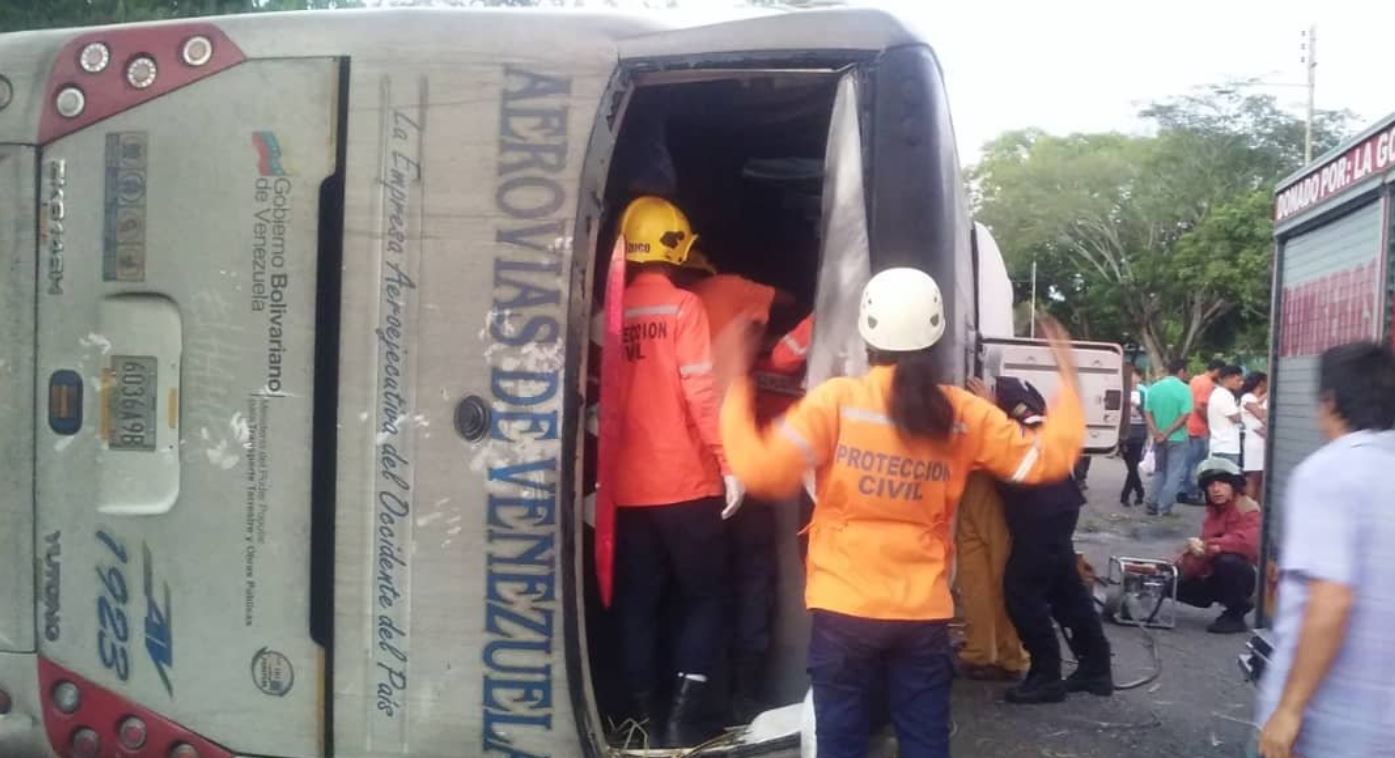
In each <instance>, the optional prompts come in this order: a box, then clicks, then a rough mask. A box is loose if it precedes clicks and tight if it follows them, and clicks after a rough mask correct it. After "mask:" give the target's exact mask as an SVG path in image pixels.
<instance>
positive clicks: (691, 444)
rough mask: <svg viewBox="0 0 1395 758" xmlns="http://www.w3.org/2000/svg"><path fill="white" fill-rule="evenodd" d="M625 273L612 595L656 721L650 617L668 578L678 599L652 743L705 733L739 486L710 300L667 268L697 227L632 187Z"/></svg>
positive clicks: (640, 702)
mask: <svg viewBox="0 0 1395 758" xmlns="http://www.w3.org/2000/svg"><path fill="white" fill-rule="evenodd" d="M620 229H621V235H622V237H623V238H624V244H625V260H626V263H627V276H628V283H627V285H626V287H625V292H624V327H623V338H622V342H623V350H624V358H625V361H624V365H623V370H622V375H621V382H622V386H623V387H624V388H625V391H624V397H625V402H624V413H623V421H622V422H621V429H620V433H619V440H618V453H617V456H616V460H617V461H618V463H617V470H616V471H615V474H614V482H606V481H602V482H601V483H600V485H599V486H600V487H602V488H604V487H613V488H614V490H613V496H614V499H615V504H616V506H617V513H616V547H615V558H616V576H615V579H616V595H615V608H616V612H617V614H618V617H619V627H620V637H621V647H622V651H623V652H622V655H623V664H622V665H623V668H624V675H625V679H626V683H627V685H628V686H629V689H630V692H631V693H632V694H633V697H634V699H635V705H636V707H637V709H638V712H639V715H640V717H641V719H642V720H647V721H649V722H650V723H651V724H653V725H657V723H658V722H657V718H658V713H659V709H658V703H657V696H658V692H659V691H660V687H661V686H662V684H663V678H661V677H660V676H659V673H658V661H659V657H660V656H659V654H658V649H657V648H658V641H659V638H660V635H659V634H657V633H656V631H655V630H656V629H660V628H662V627H663V623H662V622H663V619H662V615H661V613H660V611H661V606H662V603H663V600H664V598H665V596H666V594H667V591H668V584H669V582H670V580H672V582H673V583H674V584H675V585H676V589H677V592H678V595H679V596H680V598H681V602H680V609H681V610H680V614H681V620H680V631H679V634H678V640H677V646H676V650H675V652H674V654H673V656H672V661H673V663H674V671H675V673H676V676H674V678H673V680H671V681H673V682H674V685H673V689H674V695H673V702H672V705H671V707H670V708H669V711H668V720H667V723H666V725H665V727H664V729H663V730H662V732H661V733H656V732H658V730H652V731H651V735H652V737H651V744H656V743H657V744H658V745H662V746H686V745H695V744H698V743H700V742H702V741H703V740H704V739H705V738H707V737H709V736H711V735H710V733H708V731H707V730H708V728H709V725H708V724H706V723H705V719H706V713H705V711H706V706H705V699H706V695H705V691H706V689H707V684H708V680H709V677H711V676H712V674H713V670H714V668H715V667H716V665H717V661H718V659H719V657H720V653H721V646H722V640H723V630H724V627H725V625H724V623H723V618H724V615H725V614H724V610H725V605H726V602H727V596H728V592H729V589H728V571H727V563H726V539H725V535H724V530H723V524H722V520H723V518H724V515H723V514H724V512H725V511H726V510H727V509H731V510H734V509H735V507H736V505H738V504H739V503H740V501H741V498H742V494H743V490H742V487H741V485H740V483H739V482H738V481H737V480H736V479H735V478H734V477H732V476H731V475H730V473H729V470H728V468H727V461H726V458H725V456H723V454H722V444H721V440H720V439H719V436H718V432H717V412H718V408H719V402H720V400H719V397H718V392H717V386H716V383H715V378H714V375H713V370H712V353H711V335H710V333H709V329H708V321H707V312H706V310H705V309H704V308H703V305H702V301H701V300H699V299H698V297H697V296H696V295H694V294H693V293H691V292H688V291H686V290H683V289H680V288H679V287H677V286H676V285H675V284H674V282H673V278H674V276H675V275H676V274H677V272H678V267H679V266H681V265H682V264H683V263H684V261H685V260H686V259H687V256H688V253H689V250H691V249H692V246H693V241H694V240H695V239H696V235H694V234H693V231H692V229H691V227H690V226H689V224H688V219H687V217H686V216H684V215H683V212H682V211H680V210H679V209H678V208H677V207H676V206H674V205H673V204H672V203H670V202H668V201H666V200H662V199H660V198H657V197H649V196H646V197H640V198H638V199H636V200H634V201H633V202H631V203H630V205H629V207H628V208H627V209H626V210H625V215H624V217H623V219H622V220H621V222H620Z"/></svg>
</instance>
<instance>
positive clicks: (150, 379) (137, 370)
mask: <svg viewBox="0 0 1395 758" xmlns="http://www.w3.org/2000/svg"><path fill="white" fill-rule="evenodd" d="M156 371H157V364H156V361H155V359H154V358H153V357H151V356H146V355H114V356H112V358H111V374H112V377H111V381H112V387H111V438H110V439H109V440H108V446H109V447H110V448H111V449H112V450H141V451H144V452H154V451H155V392H156V389H157V386H158V385H157V382H156Z"/></svg>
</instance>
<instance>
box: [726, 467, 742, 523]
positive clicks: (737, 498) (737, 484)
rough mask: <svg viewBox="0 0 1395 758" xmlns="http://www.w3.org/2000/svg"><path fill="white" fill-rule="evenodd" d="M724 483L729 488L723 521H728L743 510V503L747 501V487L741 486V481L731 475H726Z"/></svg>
mask: <svg viewBox="0 0 1395 758" xmlns="http://www.w3.org/2000/svg"><path fill="white" fill-rule="evenodd" d="M722 483H723V484H725V485H726V488H727V507H725V508H723V509H722V520H723V521H726V520H727V519H729V518H731V517H732V516H735V515H736V512H737V511H739V510H741V502H742V501H743V500H745V499H746V487H745V486H744V485H742V484H741V480H740V479H737V478H736V477H735V476H732V475H731V474H724V475H723V476H722Z"/></svg>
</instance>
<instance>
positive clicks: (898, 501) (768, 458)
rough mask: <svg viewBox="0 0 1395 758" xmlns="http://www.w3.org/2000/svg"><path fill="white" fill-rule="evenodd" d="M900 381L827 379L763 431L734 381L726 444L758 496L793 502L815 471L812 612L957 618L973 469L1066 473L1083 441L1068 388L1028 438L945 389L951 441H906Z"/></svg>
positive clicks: (1023, 479)
mask: <svg viewBox="0 0 1395 758" xmlns="http://www.w3.org/2000/svg"><path fill="white" fill-rule="evenodd" d="M894 373H895V369H894V368H892V367H888V366H879V367H876V368H873V369H872V371H871V372H869V373H868V374H867V375H866V376H865V377H863V378H861V379H850V378H839V379H833V380H830V381H828V382H825V383H824V384H822V385H820V386H819V387H817V388H815V389H813V390H812V391H810V392H809V394H808V395H807V396H806V397H805V398H804V399H803V400H802V401H800V402H799V403H798V404H796V405H795V406H794V407H793V408H791V409H790V411H789V413H787V414H786V415H785V416H784V417H783V418H782V419H780V420H778V421H776V422H775V423H774V424H772V425H771V426H770V427H768V428H765V429H761V428H759V427H757V426H756V424H755V420H754V411H753V388H752V384H751V382H750V381H749V380H743V381H739V382H736V383H735V384H733V386H732V388H731V390H730V391H729V393H728V395H727V398H726V402H725V404H724V405H723V407H722V417H721V428H722V441H723V443H724V445H725V449H726V451H727V457H728V459H729V460H730V461H731V464H732V469H733V472H734V473H735V474H736V475H737V476H738V477H739V478H740V479H741V481H742V482H743V483H745V484H746V486H747V487H748V488H749V490H750V492H751V493H752V494H755V495H759V496H764V497H769V498H781V497H785V496H788V495H791V494H792V493H794V492H796V491H797V490H798V489H799V486H800V484H801V480H802V477H803V475H804V472H805V471H806V470H808V469H809V468H813V469H815V471H816V478H817V491H818V496H817V498H816V500H817V505H816V506H815V509H814V519H813V523H812V525H811V535H810V542H809V558H808V583H807V589H806V592H805V603H806V605H808V607H809V608H818V609H822V610H828V611H833V612H836V613H843V614H846V615H850V616H858V617H861V618H873V619H887V620H896V619H901V620H937V619H948V618H952V617H953V616H954V602H953V600H952V599H951V597H950V592H949V567H950V565H951V559H952V555H953V534H952V532H951V525H952V524H953V519H954V510H955V507H956V505H957V504H958V502H959V498H960V496H961V495H962V494H963V492H964V486H965V482H966V480H967V478H968V475H969V472H970V471H973V470H975V469H985V470H987V471H988V472H989V473H991V474H993V475H994V476H996V477H998V478H1000V479H1006V480H1009V481H1013V482H1020V483H1037V482H1042V481H1051V480H1055V479H1061V478H1063V477H1065V476H1067V475H1068V474H1069V473H1070V471H1071V467H1072V466H1073V465H1074V463H1075V460H1076V458H1077V457H1079V455H1080V450H1081V446H1082V444H1083V442H1084V438H1085V418H1084V411H1083V410H1082V409H1081V406H1080V400H1079V398H1078V397H1077V396H1076V393H1075V390H1074V389H1072V388H1069V387H1066V388H1063V389H1062V391H1061V393H1060V396H1059V398H1058V399H1057V402H1055V403H1054V404H1052V406H1051V410H1050V412H1049V413H1048V414H1047V419H1046V422H1045V423H1043V424H1042V425H1041V426H1040V427H1037V428H1036V429H1034V430H1029V429H1025V428H1023V427H1022V426H1021V425H1019V424H1017V423H1016V422H1014V421H1012V420H1010V419H1009V418H1008V417H1007V415H1006V414H1004V413H1003V412H1002V411H1001V410H999V409H998V408H997V407H996V406H994V405H993V404H992V403H990V402H988V401H986V400H982V399H980V398H978V397H975V396H974V395H972V394H970V393H968V392H965V391H963V390H960V389H957V388H953V387H945V388H943V390H944V392H945V394H946V396H947V397H948V398H949V401H950V403H951V405H952V406H953V408H954V418H955V422H954V428H953V431H952V432H951V434H950V437H949V438H948V439H945V440H929V439H912V440H906V439H903V438H902V437H901V435H900V434H899V433H898V432H897V430H896V428H895V426H894V425H893V423H892V421H891V419H890V418H889V416H888V415H887V409H888V407H889V397H890V391H891V380H892V376H893V375H894Z"/></svg>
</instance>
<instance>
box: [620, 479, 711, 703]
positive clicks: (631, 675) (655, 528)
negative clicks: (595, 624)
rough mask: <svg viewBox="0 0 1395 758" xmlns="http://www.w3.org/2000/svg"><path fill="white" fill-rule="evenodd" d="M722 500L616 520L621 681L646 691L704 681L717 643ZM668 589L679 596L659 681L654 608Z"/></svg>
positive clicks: (623, 514)
mask: <svg viewBox="0 0 1395 758" xmlns="http://www.w3.org/2000/svg"><path fill="white" fill-rule="evenodd" d="M722 506H723V501H722V498H719V497H713V498H704V499H702V500H694V501H691V502H687V503H676V504H674V505H660V506H653V507H641V508H620V509H618V513H617V514H616V524H615V526H616V535H615V536H616V540H615V567H616V576H615V590H616V592H615V610H616V612H617V614H618V616H619V621H620V642H621V648H622V649H621V656H622V661H623V666H624V672H625V683H626V684H627V685H628V686H629V687H630V691H631V692H635V693H641V692H646V693H651V694H652V693H654V692H655V691H656V690H657V689H659V688H661V687H662V686H663V685H665V684H668V683H669V682H670V681H671V680H672V678H673V677H674V676H675V675H677V674H690V675H693V674H695V675H700V676H707V677H710V676H712V674H713V669H714V668H715V667H716V663H717V657H718V655H719V654H720V651H721V648H722V644H723V643H724V641H725V638H724V634H723V632H724V630H725V624H724V623H723V615H724V610H725V604H726V602H727V593H728V587H727V560H726V537H725V534H724V532H723V528H722V515H721V514H722ZM670 583H672V585H673V586H674V587H675V588H676V589H677V591H678V594H679V597H680V605H681V608H680V612H679V615H680V618H679V624H680V631H679V633H678V641H677V649H676V650H675V651H674V655H673V661H674V665H675V667H676V670H675V671H670V672H665V674H664V676H663V678H662V679H661V678H660V677H659V673H658V670H657V667H658V659H659V648H658V645H659V640H660V638H661V635H662V631H661V630H662V629H663V628H664V626H663V624H662V623H661V618H660V616H661V614H660V611H661V607H662V604H663V599H664V597H665V593H666V590H667V589H668V587H669V586H670Z"/></svg>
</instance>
